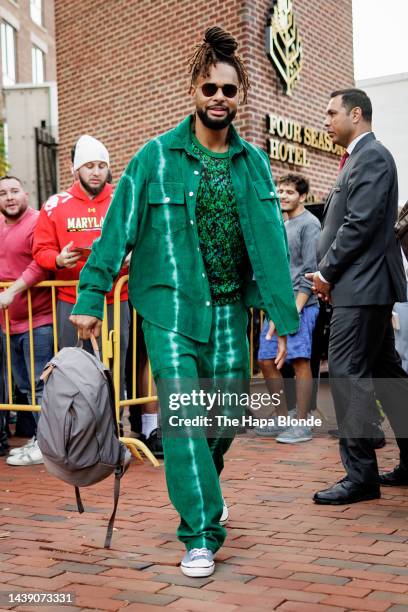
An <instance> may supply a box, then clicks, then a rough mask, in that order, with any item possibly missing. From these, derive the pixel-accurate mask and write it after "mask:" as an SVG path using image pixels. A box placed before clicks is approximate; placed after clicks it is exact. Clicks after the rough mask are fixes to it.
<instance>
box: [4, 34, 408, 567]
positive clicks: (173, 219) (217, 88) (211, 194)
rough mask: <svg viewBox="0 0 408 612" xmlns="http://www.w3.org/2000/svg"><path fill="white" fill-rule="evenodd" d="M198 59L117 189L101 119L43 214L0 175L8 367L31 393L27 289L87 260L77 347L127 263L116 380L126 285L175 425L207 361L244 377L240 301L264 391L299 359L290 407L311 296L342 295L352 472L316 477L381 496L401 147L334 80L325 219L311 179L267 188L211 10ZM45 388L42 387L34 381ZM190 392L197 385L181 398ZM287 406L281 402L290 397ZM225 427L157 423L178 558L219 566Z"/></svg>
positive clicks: (71, 337) (239, 84)
mask: <svg viewBox="0 0 408 612" xmlns="http://www.w3.org/2000/svg"><path fill="white" fill-rule="evenodd" d="M190 69H191V89H190V93H191V98H192V102H193V104H194V113H193V114H192V115H190V116H188V117H186V118H185V119H184V120H183V121H182V122H181V123H180V124H179V125H178V126H176V127H175V128H174V129H172V130H170V131H169V132H166V133H165V134H161V135H159V136H157V137H155V138H153V139H152V140H151V141H149V142H148V143H147V144H146V145H145V146H144V147H142V149H140V151H138V152H137V154H136V155H135V156H134V157H133V159H132V160H131V161H130V163H129V165H128V166H127V168H126V169H125V171H124V173H123V175H122V177H121V179H120V181H119V184H118V186H117V187H116V189H115V193H114V196H113V199H112V193H113V189H112V186H111V184H110V183H109V155H108V152H107V150H106V148H105V147H104V146H103V145H102V143H100V142H99V141H97V140H96V139H94V138H92V137H90V136H82V137H81V138H80V139H79V140H78V142H77V144H76V146H75V149H74V152H73V157H72V169H73V176H74V183H73V185H72V186H71V187H70V188H69V189H68V190H67V191H66V192H63V193H61V194H58V195H55V196H52V197H51V198H50V199H49V200H48V201H47V202H46V203H45V204H44V206H43V208H42V210H41V212H40V213H38V212H36V211H33V210H32V209H29V208H28V201H27V195H26V194H25V192H24V189H23V187H22V185H21V182H20V181H19V180H18V179H17V178H15V177H4V178H3V179H1V180H0V212H1V213H2V219H1V223H0V234H1V237H2V238H3V239H2V240H1V241H0V277H1V278H2V279H7V280H10V279H11V280H13V281H14V282H13V284H12V286H11V287H10V288H9V289H7V290H6V291H4V292H3V293H1V294H0V305H1V306H2V307H3V308H6V307H8V312H9V318H10V333H11V335H10V337H11V339H12V351H13V360H14V362H15V363H18V364H19V365H18V368H20V370H21V371H18V368H17V367H13V376H14V379H15V381H16V384H17V386H19V387H20V390H22V391H23V392H24V393H27V394H29V393H30V388H29V385H28V382H27V381H29V380H30V376H29V374H30V367H29V357H28V353H27V350H28V349H27V347H28V329H27V319H26V312H27V310H26V309H27V304H26V297H25V295H26V294H25V290H26V289H27V288H28V287H31V286H32V285H34V284H35V283H37V282H38V281H39V280H42V279H46V278H51V277H52V278H55V279H57V280H62V281H68V280H78V279H79V287H78V293H77V294H76V291H75V289H74V288H72V287H60V288H59V289H58V306H57V323H58V345H59V347H63V346H70V345H73V344H75V343H76V341H77V333H78V334H79V336H80V338H82V339H83V340H84V342H86V341H87V340H89V338H90V336H91V334H93V335H94V336H95V337H96V338H98V337H99V336H100V332H101V326H102V318H103V312H104V297H105V295H106V296H107V302H108V317H109V316H111V310H112V291H113V288H114V283H115V282H116V281H117V278H118V277H119V276H120V275H123V274H128V275H129V281H128V289H127V288H124V289H123V291H122V294H121V300H122V311H121V322H122V323H121V335H122V337H121V350H122V353H123V354H122V359H121V364H122V376H121V396H122V397H124V394H125V369H124V368H125V365H124V364H125V361H126V360H125V355H126V350H127V344H128V339H129V307H128V302H127V300H128V297H129V299H130V302H131V304H132V306H133V307H134V308H136V310H137V311H138V313H139V314H140V315H141V317H142V319H143V322H142V329H143V334H144V339H145V342H146V346H147V352H148V356H149V359H150V363H151V367H152V372H153V375H154V379H155V383H156V385H157V390H158V396H159V404H160V412H161V420H162V423H163V429H164V430H165V431H166V432H168V431H169V429H168V428H166V427H165V425H166V424H168V421H169V419H170V416H171V408H170V404H169V395H168V394H169V388H170V389H172V390H174V388H178V389H179V390H181V392H185V391H188V392H189V393H191V394H192V393H193V392H196V391H197V389H199V388H200V380H202V379H210V380H217V382H218V385H219V386H221V387H222V386H223V385H224V387H225V388H226V389H227V390H231V387H233V386H234V384H235V385H236V387H237V388H238V387H239V388H241V387H242V385H243V383H244V386H245V381H248V379H249V354H248V342H247V324H248V308H249V307H255V308H259V309H262V310H263V311H264V312H265V315H266V318H265V323H264V326H263V329H262V333H261V338H260V347H259V355H258V357H259V364H260V367H261V369H262V372H263V374H264V376H265V380H266V384H267V386H268V389H269V390H270V391H271V394H273V393H274V391H275V390H276V389H277V388H278V387H279V388H280V387H281V386H282V380H281V370H282V367H283V365H284V364H285V362H286V363H287V362H290V363H291V365H292V367H293V371H294V376H295V381H296V410H297V415H296V416H298V417H299V418H304V417H306V416H307V414H308V411H309V410H310V405H311V399H312V395H313V377H312V369H311V356H312V340H313V330H314V327H315V325H316V320H317V317H318V311H319V306H318V303H319V302H318V300H320V303H322V304H330V305H331V307H332V311H333V314H332V318H331V323H330V328H331V329H330V344H329V359H328V361H329V374H330V378H331V389H332V393H333V398H334V404H335V409H336V416H337V421H338V427H339V444H340V456H341V460H342V462H343V465H344V469H345V473H346V474H345V477H344V478H342V479H341V480H340V481H339V482H338V483H336V484H334V485H333V486H332V487H330V488H328V489H326V490H324V491H319V492H317V493H316V494H315V496H314V501H315V502H316V503H319V504H350V503H355V502H359V501H362V500H366V499H375V498H378V497H380V485H401V484H403V485H406V484H408V440H407V429H408V428H407V425H406V423H405V422H404V410H403V408H404V403H405V401H406V397H407V391H408V375H407V373H406V372H405V371H404V369H403V368H402V366H401V359H400V357H399V355H398V353H397V351H396V349H395V340H394V333H393V328H392V323H391V315H392V309H393V304H394V303H395V302H404V301H405V300H406V278H405V273H404V268H403V263H402V256H401V251H400V247H399V244H398V242H397V240H396V237H395V234H394V223H395V220H396V217H397V208H398V194H397V175H396V168H395V163H394V160H393V158H392V156H391V154H390V153H389V151H388V150H387V149H386V148H385V147H384V146H383V145H382V144H381V143H380V142H379V141H377V140H376V138H375V136H374V134H373V132H372V127H371V114H372V109H371V102H370V100H369V98H368V97H367V95H366V94H365V93H364V92H363V91H361V90H358V89H343V90H338V91H334V92H333V93H332V94H331V96H330V98H329V102H328V106H327V109H326V121H325V125H326V129H327V132H328V134H329V136H330V137H331V139H332V141H333V143H334V144H339V145H341V146H342V147H344V149H345V154H344V156H343V157H342V160H341V164H340V168H339V174H338V177H337V179H336V181H335V184H334V186H333V188H332V190H331V191H330V194H329V196H328V198H327V201H326V204H325V211H324V216H323V222H322V227H321V225H320V222H319V221H318V220H317V219H316V218H315V217H314V216H313V215H312V214H311V213H310V212H309V211H307V210H306V209H305V201H306V198H307V194H308V190H309V185H308V181H307V179H306V178H305V177H303V176H301V175H298V174H293V173H292V174H287V175H285V176H282V177H280V178H279V180H278V182H277V187H276V186H275V183H274V181H273V178H272V174H271V169H270V163H269V159H268V156H267V155H266V153H265V152H264V151H262V150H260V149H258V148H257V147H255V146H254V145H252V144H251V143H249V142H248V141H246V140H244V139H243V138H241V137H240V136H239V134H238V132H237V130H236V129H235V128H234V125H233V120H234V118H235V116H236V113H237V111H238V107H239V104H240V101H245V99H246V95H247V90H248V87H249V82H248V75H247V72H246V69H245V65H244V63H243V61H242V60H241V58H240V57H239V55H238V54H237V43H236V41H235V39H234V38H233V37H232V36H231V35H230V34H228V33H227V32H225V31H223V30H222V29H221V28H218V27H214V28H209V29H208V30H207V31H206V32H205V37H204V41H203V43H202V44H201V45H200V46H199V47H198V49H197V51H196V52H195V53H194V55H193V56H192V58H191V63H190ZM322 112H323V109H322ZM279 197H280V200H279ZM282 212H283V214H284V215H285V219H286V220H285V221H284V220H283V217H282ZM102 226H103V227H102ZM96 238H99V239H98V240H97V241H95V242H94V240H95V239H96ZM91 246H92V250H91V249H90V247H91ZM146 261H148V262H149V265H148V266H147V265H145V263H144V262H146ZM80 272H81V274H80ZM46 291H47V290H46V289H40V288H38V289H33V291H32V295H33V297H32V300H33V308H34V309H35V317H34V318H33V327H34V331H35V351H36V368H37V367H38V371H40V370H41V369H42V367H43V365H44V363H45V362H46V361H47V360H48V359H49V357H50V354H51V353H52V352H53V343H52V328H51V325H50V323H51V309H50V301H49V294H48V293H46ZM128 293H129V295H128ZM2 325H3V326H4V319H3V323H2ZM37 351H38V353H37ZM36 373H37V372H36ZM390 381H391V382H392V384H390ZM35 393H36V399H37V401H38V402H40V399H41V382H37V384H36V389H35ZM184 395H185V393H184ZM378 401H379V402H380V403H381V408H382V410H383V411H384V412H385V414H386V415H387V416H388V418H389V421H390V424H391V426H392V428H393V430H394V433H395V435H396V439H397V443H398V446H399V451H400V462H399V465H398V466H397V467H396V468H395V469H394V470H393V471H392V472H389V473H387V474H383V475H381V476H380V475H379V471H378V465H377V459H376V454H375V445H374V444H373V432H372V423H373V422H374V421H375V419H376V415H377V402H378ZM223 408H224V409H225V410H226V411H230V412H231V409H232V411H233V409H234V408H236V407H234V406H224V407H223ZM190 409H191V405H188V403H187V405H186V406H185V410H184V413H183V414H186V415H188V414H189V410H190ZM278 410H280V411H281V413H282V414H286V413H287V407H286V406H285V405H284V403H283V404H282V405H281V406H280V407H279V409H278ZM143 427H144V429H143V434H144V436H145V437H146V439H148V438H149V436H150V435H151V433H152V431H153V430H155V429H156V428H157V415H155V414H154V412H149V413H146V415H145V420H144V423H143ZM187 433H188V432H187ZM256 434H258V435H267V436H268V435H269V436H276V437H277V440H278V441H279V442H282V443H297V442H307V441H310V440H311V439H312V432H311V430H310V428H309V427H306V426H299V425H294V426H292V425H291V424H290V422H289V426H288V427H284V428H283V427H281V426H279V425H278V426H275V425H273V426H272V425H271V426H268V427H266V428H262V429H258V430H256ZM232 441H233V435H232V434H231V433H230V432H229V435H226V432H225V430H223V429H222V428H219V429H217V430H215V431H214V430H212V433H211V436H210V437H206V436H205V435H202V432H201V433H200V434H198V435H194V434H192V433H191V435H184V436H182V435H181V436H172V435H168V434H167V435H163V440H162V444H163V452H164V467H165V472H166V481H167V486H168V491H169V496H170V499H171V501H172V503H173V504H174V506H175V508H176V510H177V512H178V514H179V516H180V524H179V527H178V530H177V535H178V537H179V539H180V540H181V542H183V543H184V545H185V547H186V554H185V556H184V557H183V559H182V561H181V570H182V572H183V573H184V574H186V575H187V576H191V577H203V576H208V575H210V574H211V573H212V572H213V571H214V567H215V564H214V555H215V553H216V552H217V550H218V549H219V548H220V547H221V546H222V544H223V542H224V539H225V536H226V530H225V528H224V525H225V524H226V523H227V521H228V516H229V512H228V506H227V503H226V501H225V499H224V498H223V495H222V490H221V484H220V475H221V473H222V470H223V466H224V455H225V453H226V452H227V450H228V448H229V447H230V445H231V443H232ZM37 452H39V449H38V448H36V447H35V440H34V441H31V442H30V443H29V445H28V447H27V446H26V447H25V448H24V449H22V450H21V451H20V452H18V451H16V453H15V454H13V455H12V456H9V458H8V459H7V461H8V462H9V463H10V464H11V465H27V464H29V463H35V462H39V461H40V460H41V458H40V457H39V456H38V455H37V454H36V453H37ZM36 457H38V461H36Z"/></svg>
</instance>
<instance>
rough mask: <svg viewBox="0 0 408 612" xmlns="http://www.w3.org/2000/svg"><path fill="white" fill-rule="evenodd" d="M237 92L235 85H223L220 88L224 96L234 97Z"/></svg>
mask: <svg viewBox="0 0 408 612" xmlns="http://www.w3.org/2000/svg"><path fill="white" fill-rule="evenodd" d="M237 92H238V87H237V86H236V85H232V84H231V85H230V84H227V85H224V86H223V88H222V93H223V94H224V96H225V97H226V98H235V96H236V95H237Z"/></svg>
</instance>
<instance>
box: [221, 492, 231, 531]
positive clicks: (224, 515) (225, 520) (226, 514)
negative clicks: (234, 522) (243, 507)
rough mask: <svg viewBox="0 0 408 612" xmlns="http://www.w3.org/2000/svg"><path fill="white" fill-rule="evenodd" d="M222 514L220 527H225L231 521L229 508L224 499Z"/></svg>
mask: <svg viewBox="0 0 408 612" xmlns="http://www.w3.org/2000/svg"><path fill="white" fill-rule="evenodd" d="M222 503H223V506H222V514H221V518H220V525H225V524H226V523H228V519H229V512H228V506H227V504H226V503H225V499H224V498H222Z"/></svg>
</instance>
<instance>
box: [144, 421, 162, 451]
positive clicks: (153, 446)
mask: <svg viewBox="0 0 408 612" xmlns="http://www.w3.org/2000/svg"><path fill="white" fill-rule="evenodd" d="M140 439H141V440H142V442H144V443H145V444H146V446H147V448H148V449H149V450H150V451H151V452H152V453H153V455H154V456H155V457H159V458H161V457H163V445H162V437H161V430H160V429H159V428H156V429H153V431H152V432H151V433H150V436H149V437H148V438H146V436H144V435H143V434H141V436H140Z"/></svg>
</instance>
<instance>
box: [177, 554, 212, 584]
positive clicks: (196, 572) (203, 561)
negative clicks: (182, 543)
mask: <svg viewBox="0 0 408 612" xmlns="http://www.w3.org/2000/svg"><path fill="white" fill-rule="evenodd" d="M180 567H181V571H182V572H183V574H184V575H185V576H190V578H205V577H206V576H211V574H212V573H213V572H214V568H215V563H214V559H213V553H212V551H211V550H209V549H208V548H192V549H191V550H189V551H187V553H186V555H185V556H184V558H183V560H182V562H181V565H180Z"/></svg>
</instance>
